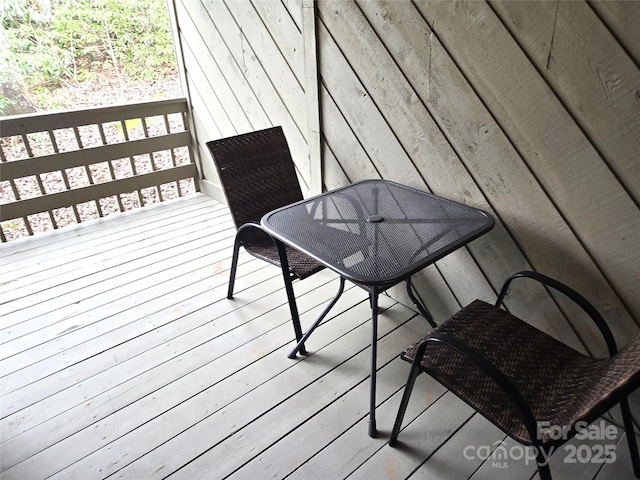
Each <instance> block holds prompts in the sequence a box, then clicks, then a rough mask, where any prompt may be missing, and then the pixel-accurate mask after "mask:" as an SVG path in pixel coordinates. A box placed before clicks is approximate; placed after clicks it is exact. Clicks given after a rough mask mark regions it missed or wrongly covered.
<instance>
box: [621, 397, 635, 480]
mask: <svg viewBox="0 0 640 480" xmlns="http://www.w3.org/2000/svg"><path fill="white" fill-rule="evenodd" d="M620 410H622V420H623V422H624V429H625V431H626V432H627V442H628V444H629V455H630V456H631V465H632V466H633V474H634V475H635V477H636V478H640V458H639V456H638V442H637V440H636V434H635V431H634V428H633V417H632V416H631V409H630V408H629V400H627V399H626V398H625V399H624V400H622V401H621V402H620Z"/></svg>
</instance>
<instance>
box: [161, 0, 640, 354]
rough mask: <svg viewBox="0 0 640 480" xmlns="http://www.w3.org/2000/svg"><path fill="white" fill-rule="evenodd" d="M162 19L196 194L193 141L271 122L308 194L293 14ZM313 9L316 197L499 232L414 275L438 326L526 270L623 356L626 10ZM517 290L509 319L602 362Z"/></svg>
mask: <svg viewBox="0 0 640 480" xmlns="http://www.w3.org/2000/svg"><path fill="white" fill-rule="evenodd" d="M172 6H173V8H174V12H175V27H176V28H175V31H176V35H177V38H178V40H179V47H180V49H181V52H182V56H181V59H182V61H183V70H184V79H185V82H186V85H187V87H188V94H189V98H190V102H191V105H192V113H193V121H194V127H195V131H196V135H197V142H198V144H197V148H198V151H199V156H200V162H201V172H202V174H203V175H204V178H205V179H206V183H207V184H208V185H209V187H210V188H209V190H207V189H205V191H215V190H216V187H215V186H216V185H217V184H218V182H217V178H216V174H215V169H214V168H213V166H212V163H211V160H210V157H209V155H208V153H207V152H206V151H205V149H204V148H203V147H204V144H205V142H206V141H208V140H211V139H214V138H220V137H223V136H228V135H234V134H236V133H243V132H246V131H250V130H254V129H259V128H265V127H268V126H271V125H283V128H284V131H285V134H286V136H287V138H288V141H289V143H290V146H291V150H292V153H293V156H294V158H295V159H296V162H297V164H298V170H299V174H300V178H301V183H302V184H303V188H304V190H306V191H307V192H310V191H312V190H313V188H312V187H311V186H310V184H311V182H312V173H310V172H312V171H313V166H311V165H310V161H309V156H310V154H309V151H310V148H309V146H308V139H309V138H313V134H311V135H310V134H309V131H313V127H310V125H309V120H308V118H309V115H308V112H307V100H308V98H309V95H311V94H312V90H313V89H312V88H310V87H312V86H313V83H312V82H313V75H309V71H308V70H309V62H308V60H309V58H310V57H309V55H312V54H313V53H314V52H312V51H311V50H313V49H310V47H309V45H308V42H307V49H306V50H307V52H306V55H305V40H308V39H309V38H312V37H310V36H309V35H310V30H309V22H307V23H306V24H305V25H303V23H304V20H303V19H304V15H303V10H304V8H303V3H302V2H301V0H297V1H296V0H291V1H279V0H265V1H263V0H254V1H252V2H249V1H238V0H224V1H223V0H202V1H197V0H175V1H174V2H173V3H172ZM305 6H306V7H308V4H307V2H306V1H305ZM315 9H316V14H317V25H316V26H317V31H316V33H317V54H318V60H317V62H318V63H317V64H315V65H316V66H317V68H318V71H319V77H320V88H319V96H320V113H321V119H322V122H321V134H322V135H321V137H320V138H321V140H322V143H321V148H322V156H323V171H322V172H323V177H322V179H323V185H324V188H326V189H331V188H335V187H338V186H341V185H344V184H347V183H350V182H354V181H357V180H361V179H365V178H386V179H390V180H394V181H398V182H401V183H405V184H408V185H411V186H414V187H418V188H421V189H424V190H429V191H432V192H434V193H436V194H439V195H442V196H445V197H448V198H451V199H454V200H458V201H461V202H464V203H467V204H470V205H474V206H476V207H480V208H483V209H485V210H487V211H488V212H490V213H491V214H493V215H494V216H495V217H496V220H497V224H496V227H495V229H494V230H493V231H492V232H491V233H490V234H488V235H485V236H484V237H483V238H480V239H478V240H476V241H475V242H473V243H472V244H471V245H470V246H469V247H468V248H465V249H463V250H460V251H458V252H457V253H455V254H454V255H450V256H449V257H447V258H445V259H443V260H441V261H440V262H438V263H437V265H435V266H434V267H431V268H429V269H427V270H426V271H425V272H424V273H423V274H422V275H421V276H420V278H419V279H418V281H417V284H418V288H419V290H420V292H421V294H422V296H423V298H424V299H425V301H426V302H427V304H428V305H429V307H430V309H431V310H432V311H433V313H434V314H435V316H436V318H440V319H442V318H446V317H447V316H448V315H450V314H451V313H452V312H454V311H455V310H457V309H458V308H460V306H462V305H466V304H467V303H469V302H470V301H471V300H473V299H474V298H482V299H485V300H488V301H493V300H495V297H496V292H497V291H498V290H499V288H500V286H501V284H502V282H503V281H504V279H505V278H506V277H507V276H508V275H509V274H511V273H513V272H515V271H518V270H521V269H533V270H536V271H539V272H541V273H545V274H547V275H550V276H552V277H555V278H557V279H559V280H561V281H564V282H566V283H568V284H569V285H571V286H572V287H574V288H575V289H576V290H578V291H579V292H581V293H582V294H583V295H584V296H585V297H587V298H588V299H590V300H591V301H593V302H594V304H595V305H596V306H597V307H598V309H599V310H600V311H601V312H602V314H603V315H604V316H605V318H606V319H607V320H608V321H609V323H610V325H611V326H612V329H613V331H614V334H615V336H616V338H617V340H618V342H619V344H625V343H626V342H627V341H628V339H629V338H630V337H631V335H633V334H635V333H636V332H637V331H638V325H639V322H640V294H639V289H640V278H639V277H640V210H639V209H638V201H639V199H640V70H639V64H640V33H638V32H640V2H617V1H594V2H584V1H559V2H542V1H535V2H527V1H517V2H515V1H514V2H503V1H491V2H484V1H470V2H454V1H439V0H438V1H433V2H432V1H416V2H411V1H396V0H394V1H382V0H365V1H357V2H355V1H346V0H340V1H326V0H321V1H318V2H317V3H316V4H315ZM305 12H306V13H308V12H309V10H307V11H305ZM305 62H306V63H307V65H306V69H307V71H306V72H305ZM305 84H307V85H309V88H305ZM311 118H313V116H311ZM310 143H311V144H312V147H313V146H314V145H313V141H311V142H310ZM213 194H214V195H215V192H214V193H213ZM219 198H221V197H220V196H219ZM522 282H523V283H522V284H521V285H520V287H521V288H514V289H513V290H514V291H513V292H512V294H511V295H510V296H509V299H508V307H509V308H510V309H512V310H513V311H515V312H516V313H522V314H523V315H524V313H523V312H527V313H526V318H527V319H528V320H529V321H530V322H531V323H532V324H534V325H536V326H538V327H540V328H542V329H544V330H546V331H549V332H551V333H553V334H555V335H557V336H559V337H560V338H562V339H563V340H565V341H566V342H569V343H570V344H571V345H573V346H574V347H575V348H577V349H580V350H583V351H588V352H591V353H593V354H602V353H603V352H604V345H603V344H602V342H601V341H600V339H599V338H598V336H597V334H596V332H595V331H594V328H593V327H592V326H591V325H590V324H589V323H588V322H585V321H584V319H582V318H580V315H579V312H576V311H575V308H574V306H573V305H571V304H570V303H568V302H566V301H565V299H564V298H561V297H560V296H557V295H553V294H551V295H550V294H549V292H547V291H546V290H545V289H543V288H541V287H538V286H536V285H533V284H530V283H528V282H527V281H522ZM525 282H527V283H525ZM515 286H516V287H517V284H515ZM393 294H394V295H396V296H398V297H400V298H402V297H403V293H402V292H401V291H400V290H395V291H394V292H393ZM549 318H552V319H553V321H549Z"/></svg>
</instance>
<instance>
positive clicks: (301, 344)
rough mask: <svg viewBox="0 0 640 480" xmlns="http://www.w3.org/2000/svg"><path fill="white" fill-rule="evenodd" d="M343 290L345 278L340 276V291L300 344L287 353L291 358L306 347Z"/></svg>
mask: <svg viewBox="0 0 640 480" xmlns="http://www.w3.org/2000/svg"><path fill="white" fill-rule="evenodd" d="M343 291H344V278H343V277H340V288H339V289H338V293H337V294H336V296H335V297H334V298H333V300H331V303H329V305H327V307H326V308H325V309H324V310H323V312H322V313H321V314H320V316H319V317H318V318H317V320H316V321H315V322H314V323H313V325H311V328H309V330H307V333H305V334H304V336H303V337H302V339H301V340H299V341H298V344H297V345H296V346H295V348H294V349H293V350H291V353H289V355H287V356H288V357H289V358H296V354H297V353H298V351H299V350H300V349H301V348H304V342H305V341H306V340H307V338H309V337H310V336H311V334H312V333H313V331H314V330H315V329H316V327H317V326H318V325H320V322H322V320H323V319H324V317H326V316H327V313H329V310H331V309H332V308H333V306H334V305H335V304H336V302H337V301H338V299H339V298H340V295H342V292H343Z"/></svg>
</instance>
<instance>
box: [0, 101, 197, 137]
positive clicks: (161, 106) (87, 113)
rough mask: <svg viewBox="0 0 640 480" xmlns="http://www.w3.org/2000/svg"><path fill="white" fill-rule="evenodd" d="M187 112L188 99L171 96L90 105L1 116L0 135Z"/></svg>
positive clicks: (7, 135) (6, 135)
mask: <svg viewBox="0 0 640 480" xmlns="http://www.w3.org/2000/svg"><path fill="white" fill-rule="evenodd" d="M186 111H187V100H186V98H170V99H166V100H156V101H152V102H139V103H125V104H122V105H115V106H110V107H89V108H81V109H75V110H64V111H59V112H47V113H44V114H43V113H41V112H40V113H28V114H24V115H12V116H7V117H0V135H2V136H3V137H10V136H14V135H26V134H29V133H35V132H45V131H49V130H58V129H62V128H71V127H77V126H83V125H91V124H94V123H96V122H99V123H108V122H119V121H123V120H129V119H131V118H140V117H153V116H156V115H166V114H171V113H182V112H186Z"/></svg>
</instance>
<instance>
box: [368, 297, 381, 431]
mask: <svg viewBox="0 0 640 480" xmlns="http://www.w3.org/2000/svg"><path fill="white" fill-rule="evenodd" d="M378 293H379V291H378V288H377V287H373V289H372V290H371V297H370V298H371V330H372V332H371V390H370V394H369V436H370V437H371V438H375V437H376V436H377V433H378V432H377V429H376V373H377V359H378Z"/></svg>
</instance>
